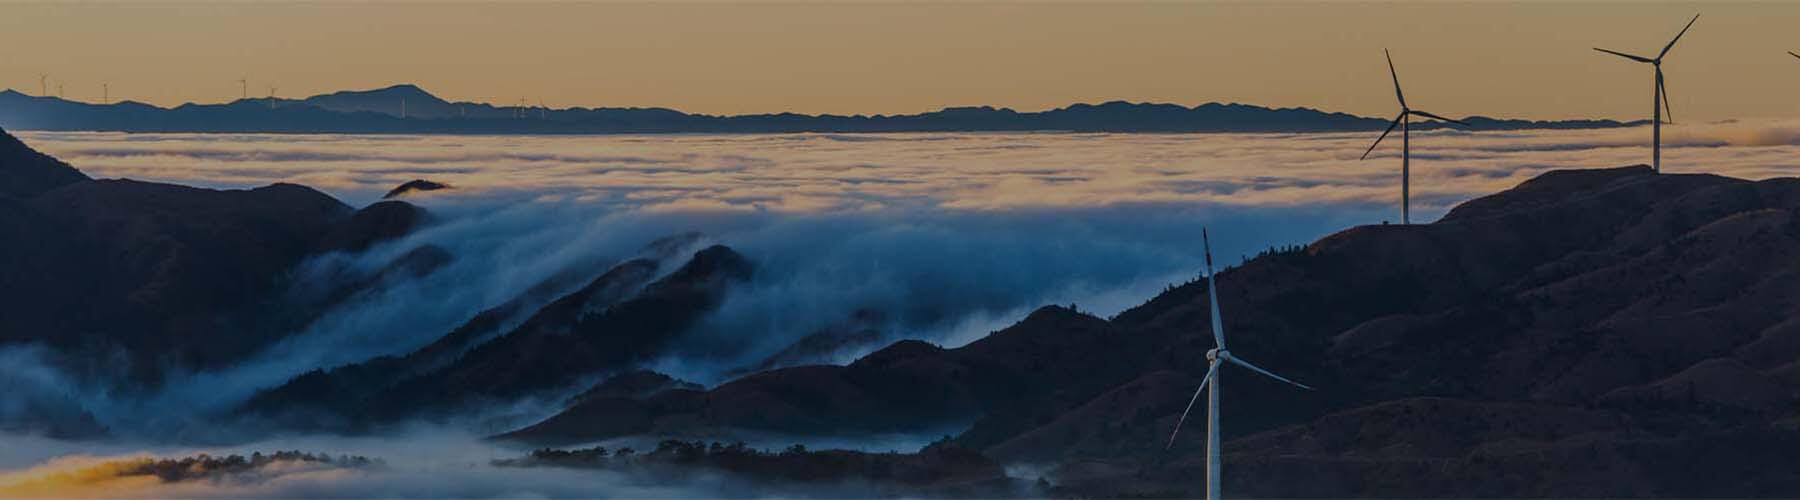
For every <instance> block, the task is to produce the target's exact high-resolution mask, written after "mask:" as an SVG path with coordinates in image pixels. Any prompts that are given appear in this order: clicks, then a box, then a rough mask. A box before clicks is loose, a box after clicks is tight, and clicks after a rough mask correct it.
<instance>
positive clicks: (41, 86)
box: [38, 73, 50, 97]
mask: <svg viewBox="0 0 1800 500" xmlns="http://www.w3.org/2000/svg"><path fill="white" fill-rule="evenodd" d="M49 81H50V75H48V74H44V73H38V97H50V84H49V83H47V82H49Z"/></svg>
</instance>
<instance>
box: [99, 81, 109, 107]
mask: <svg viewBox="0 0 1800 500" xmlns="http://www.w3.org/2000/svg"><path fill="white" fill-rule="evenodd" d="M100 104H112V84H111V83H107V82H100Z"/></svg>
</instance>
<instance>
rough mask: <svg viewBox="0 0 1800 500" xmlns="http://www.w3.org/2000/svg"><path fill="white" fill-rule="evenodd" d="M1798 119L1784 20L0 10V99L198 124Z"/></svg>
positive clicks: (1514, 12)
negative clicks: (659, 110)
mask: <svg viewBox="0 0 1800 500" xmlns="http://www.w3.org/2000/svg"><path fill="white" fill-rule="evenodd" d="M1695 12H1701V13H1704V14H1705V16H1704V17H1702V18H1701V20H1700V22H1699V23H1698V24H1696V25H1695V27H1694V30H1693V31H1692V32H1690V33H1689V34H1688V37H1687V38H1686V39H1684V40H1683V41H1682V43H1681V45H1680V46H1678V47H1677V48H1676V50H1675V51H1674V53H1673V54H1671V56H1670V58H1669V62H1668V63H1666V65H1665V71H1666V72H1667V74H1668V78H1669V82H1668V86H1669V91H1670V93H1671V97H1672V99H1671V100H1672V102H1673V107H1674V111H1675V117H1676V118H1677V119H1678V120H1681V119H1690V120H1694V119H1697V120H1713V119H1722V118H1736V117H1762V116H1796V115H1800V93H1796V92H1794V91H1793V89H1795V88H1800V60H1795V59H1794V58H1793V57H1790V56H1788V55H1786V54H1785V53H1784V51H1786V50H1800V30H1796V29H1795V26H1800V3H1731V4H1722V3H1692V2H1690V3H1663V4H1652V5H1637V4H1625V3H1617V2H1609V3H1590V4H1579V5H1564V4H1558V3H1549V2H1533V3H1497V2H1495V3H1488V2H1478V3H1426V2H1397V3H1360V2H1359V3H1352V2H1331V3H1298V2H1281V3H1225V2H1219V3H1207V2H1199V3H1196V2H1155V3H1134V2H1094V3H1040V2H954V3H882V2H818V3H764V2H733V3H708V2H662V3H612V2H604V3H602V2H596V3H499V2H494V3H467V2H465V3H448V4H427V3H377V4H350V3H287V4H265V3H248V2H245V3H168V4H150V3H128V4H80V5H67V4H61V3H0V47H6V48H7V50H5V51H3V52H0V86H3V87H11V88H16V89H21V90H24V91H27V92H29V93H34V94H35V93H37V89H38V74H40V73H48V74H50V75H51V76H50V81H51V83H50V87H51V92H55V87H56V85H57V84H58V83H59V82H60V83H62V84H64V85H65V89H64V92H65V94H66V96H67V97H69V98H72V99H98V97H99V93H100V83H101V82H102V81H106V82H110V84H111V87H112V89H113V92H112V95H113V96H114V97H115V98H128V99H135V100H140V101H145V102H150V103H155V104H161V105H173V104H179V103H182V102H187V101H197V102H219V101H223V100H228V99H232V98H236V97H237V96H238V95H239V89H238V84H237V83H236V80H237V79H238V77H239V76H240V75H247V76H248V77H249V78H250V80H251V81H252V83H251V94H252V95H263V94H267V93H268V90H267V87H268V86H270V85H275V86H278V87H279V91H278V93H279V94H280V95H282V96H289V97H296V96H305V95H311V94H314V93H320V92H326V91H331V90H338V89H349V88H372V87H378V86H384V85H388V84H393V83H400V82H411V83H417V84H419V85H420V86H422V87H424V88H426V89H427V90H430V91H432V92H434V93H437V94H439V95H440V96H442V97H445V98H448V99H452V100H475V101H489V102H500V103H516V102H518V101H519V99H520V98H521V97H524V98H527V99H529V100H530V101H531V102H533V103H535V102H536V101H537V100H538V99H540V98H541V99H543V101H544V102H545V103H546V104H549V105H551V106H553V107H564V106H666V107H673V108H677V109H681V110H685V111H690V112H700V113H725V114H735V113H750V112H775V111H797V112H805V113H820V112H830V113H910V112H919V111H926V110H932V109H937V108H941V107H944V106H960V105H976V104H991V105H998V106H1009V107H1014V108H1017V109H1022V110H1039V109H1045V108H1050V107H1056V106H1061V105H1065V104H1068V103H1071V102H1077V101H1084V102H1095V101H1104V100H1114V99H1125V100H1134V101H1164V102H1178V103H1184V104H1196V103H1200V102H1206V101H1235V102H1245V103H1253V104H1263V105H1273V106H1309V107H1319V108H1324V109H1329V110H1341V111H1349V112H1353V113H1358V114H1364V115H1390V114H1392V111H1393V109H1394V103H1393V96H1392V92H1391V91H1390V89H1389V88H1388V83H1387V81H1386V78H1387V75H1386V67H1385V66H1384V65H1383V63H1382V59H1381V49H1382V48H1383V47H1390V48H1392V49H1393V50H1394V55H1395V58H1396V62H1397V63H1398V64H1399V67H1400V68H1399V69H1400V76H1401V78H1402V82H1403V83H1404V84H1405V85H1406V87H1407V89H1408V92H1407V95H1408V97H1409V98H1410V99H1409V100H1411V101H1412V103H1413V104H1414V105H1415V107H1417V108H1419V109H1425V110H1428V111H1433V112H1437V113H1440V114H1447V115H1453V116H1463V115H1470V114H1486V115H1505V116H1522V117H1531V118H1571V117H1593V116H1607V117H1618V118H1647V116H1640V115H1648V114H1649V111H1650V110H1649V109H1647V108H1648V106H1646V105H1645V104H1648V101H1649V100H1650V97H1651V93H1650V84H1651V78H1650V72H1649V68H1648V66H1643V65H1639V64H1635V63H1629V62H1627V61H1624V60H1622V59H1617V58H1614V57H1611V56H1604V55H1601V54H1598V53H1596V52H1593V51H1592V50H1589V47H1591V46H1596V45H1597V46H1602V47H1607V48H1614V49H1617V50H1623V51H1627V52H1638V53H1646V54H1650V53H1654V52H1655V51H1656V50H1657V49H1658V48H1660V46H1661V44H1663V43H1664V42H1666V41H1667V40H1668V38H1669V37H1670V36H1673V35H1674V33H1675V32H1676V31H1677V30H1679V29H1680V27H1681V25H1682V23H1683V22H1685V21H1686V20H1687V18H1688V17H1689V16H1691V15H1692V14H1693V13H1695Z"/></svg>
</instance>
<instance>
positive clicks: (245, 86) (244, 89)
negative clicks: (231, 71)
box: [238, 76, 250, 99]
mask: <svg viewBox="0 0 1800 500" xmlns="http://www.w3.org/2000/svg"><path fill="white" fill-rule="evenodd" d="M238 91H239V92H241V93H243V96H242V97H239V99H249V98H250V77H248V76H244V77H238Z"/></svg>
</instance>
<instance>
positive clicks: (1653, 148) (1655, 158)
mask: <svg viewBox="0 0 1800 500" xmlns="http://www.w3.org/2000/svg"><path fill="white" fill-rule="evenodd" d="M1699 20H1700V15H1699V14H1694V18H1693V19H1690V20H1688V23H1687V26H1684V27H1682V28H1681V32H1680V33H1676V34H1675V38H1673V39H1670V40H1669V44H1668V45H1664V46H1663V49H1662V52H1658V53H1656V58H1655V59H1651V58H1648V57H1639V56H1634V55H1631V54H1626V53H1624V52H1617V51H1611V50H1606V49H1602V48H1599V47H1594V50H1598V51H1601V52H1605V53H1608V54H1612V55H1615V56H1619V57H1623V58H1626V59H1630V60H1633V61H1637V62H1641V63H1647V64H1649V65H1650V66H1652V67H1654V68H1656V88H1655V89H1654V90H1655V91H1656V93H1655V94H1654V95H1652V96H1651V97H1650V110H1651V111H1650V162H1651V166H1652V167H1653V168H1655V169H1656V171H1657V172H1662V124H1663V110H1665V109H1668V110H1669V123H1675V120H1674V118H1675V110H1673V109H1670V108H1669V92H1668V90H1667V89H1664V88H1663V72H1662V62H1663V56H1667V55H1669V49H1673V48H1675V42H1678V41H1680V40H1681V35H1686V34H1687V31H1688V28H1692V27H1694V21H1699Z"/></svg>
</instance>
